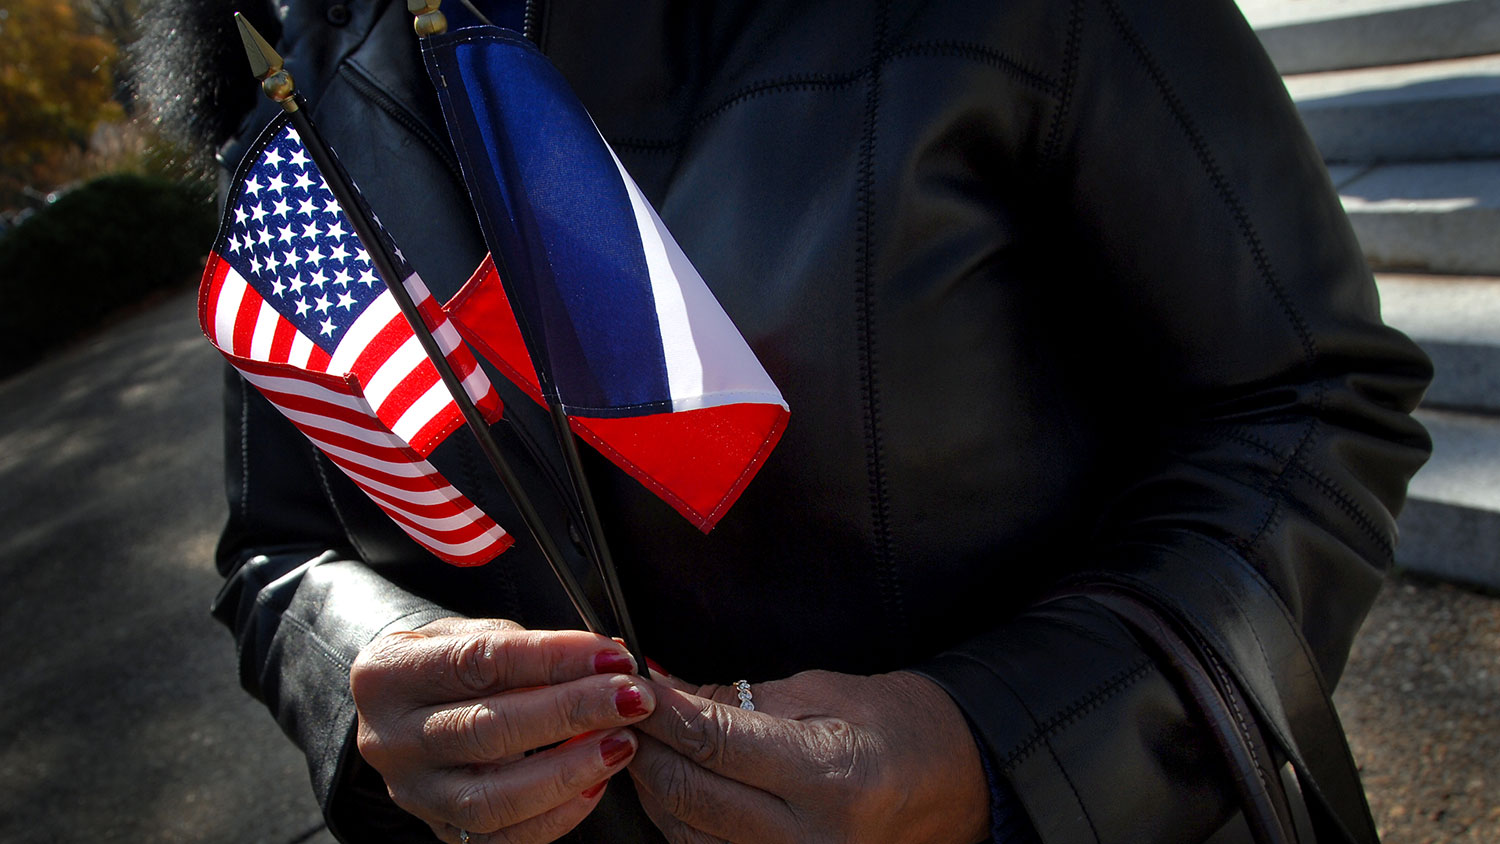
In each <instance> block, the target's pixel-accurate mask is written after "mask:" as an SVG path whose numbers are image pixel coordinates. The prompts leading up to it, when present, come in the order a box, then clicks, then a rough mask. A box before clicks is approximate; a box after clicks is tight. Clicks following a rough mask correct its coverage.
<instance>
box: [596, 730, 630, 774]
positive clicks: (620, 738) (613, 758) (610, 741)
mask: <svg viewBox="0 0 1500 844" xmlns="http://www.w3.org/2000/svg"><path fill="white" fill-rule="evenodd" d="M633 753H635V744H634V743H633V742H631V740H630V739H629V738H628V737H626V736H625V735H623V734H616V735H612V736H610V737H609V738H607V739H605V740H604V741H601V742H599V756H600V757H602V758H603V759H604V764H605V766H606V767H610V768H613V767H614V766H616V765H618V764H620V763H621V762H624V761H625V760H626V759H628V758H630V756H631V754H633Z"/></svg>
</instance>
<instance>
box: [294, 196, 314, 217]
mask: <svg viewBox="0 0 1500 844" xmlns="http://www.w3.org/2000/svg"><path fill="white" fill-rule="evenodd" d="M317 210H318V204H317V203H316V202H313V201H312V197H310V196H309V197H308V198H307V199H304V200H302V201H300V202H298V203H297V215H298V216H301V217H310V216H312V215H313V214H314V213H316V212H317Z"/></svg>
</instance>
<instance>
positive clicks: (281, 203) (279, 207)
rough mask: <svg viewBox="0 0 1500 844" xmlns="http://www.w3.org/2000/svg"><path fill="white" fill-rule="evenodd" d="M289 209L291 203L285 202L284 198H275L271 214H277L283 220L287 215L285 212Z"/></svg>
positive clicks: (290, 208)
mask: <svg viewBox="0 0 1500 844" xmlns="http://www.w3.org/2000/svg"><path fill="white" fill-rule="evenodd" d="M291 210H292V204H291V203H290V202H287V201H286V200H285V199H278V200H276V205H275V207H273V208H272V209H271V214H272V216H277V217H280V218H281V219H283V220H285V219H286V217H287V213H288V212H290V211H291Z"/></svg>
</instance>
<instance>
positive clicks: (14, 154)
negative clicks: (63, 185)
mask: <svg viewBox="0 0 1500 844" xmlns="http://www.w3.org/2000/svg"><path fill="white" fill-rule="evenodd" d="M96 29H97V26H96V24H95V23H94V21H92V20H89V19H80V17H79V15H78V14H77V13H76V12H75V10H74V8H73V6H72V5H71V4H70V3H66V2H57V0H0V138H3V139H4V141H3V143H0V208H11V207H15V206H17V205H20V204H23V203H24V202H25V198H26V194H27V191H28V189H32V190H33V191H34V190H36V189H39V188H41V189H46V188H50V187H53V186H55V185H56V184H57V183H58V182H59V181H61V180H63V179H65V178H67V177H68V174H67V173H66V170H65V168H66V164H67V162H68V160H69V157H70V155H71V156H72V157H73V158H74V159H76V158H77V155H78V153H80V152H81V151H82V150H83V149H85V148H86V147H87V145H88V142H89V137H90V135H91V133H92V132H93V130H94V127H95V126H96V125H97V124H98V123H99V121H101V120H105V119H118V118H119V117H120V116H121V115H122V109H121V107H120V104H119V103H117V102H115V101H114V100H112V99H111V95H112V94H113V93H114V77H113V74H112V72H111V64H112V62H113V60H114V57H115V53H116V48H115V45H114V44H112V43H110V42H109V40H108V39H107V38H105V37H103V36H101V35H99V34H95V33H96Z"/></svg>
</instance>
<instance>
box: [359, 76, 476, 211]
mask: <svg viewBox="0 0 1500 844" xmlns="http://www.w3.org/2000/svg"><path fill="white" fill-rule="evenodd" d="M338 73H339V76H341V77H343V78H344V81H345V82H348V83H349V85H350V86H352V87H353V88H354V89H355V90H357V91H359V92H360V93H361V94H363V95H364V96H365V98H366V99H368V100H369V101H370V102H372V103H374V104H375V106H376V108H379V109H380V110H381V111H383V112H385V113H386V114H388V115H390V117H391V119H392V120H394V121H396V122H397V123H399V124H401V126H402V127H403V128H404V129H406V130H407V131H408V132H410V133H411V134H412V135H413V136H414V137H416V138H417V139H418V140H420V141H421V142H422V144H423V145H424V146H426V147H427V148H428V149H430V150H432V152H433V154H434V155H436V156H437V157H438V160H439V161H441V162H443V166H444V167H446V168H447V169H448V175H450V176H452V177H453V180H454V182H455V183H457V184H458V185H459V186H463V184H464V180H463V178H464V177H463V171H462V170H460V169H459V166H458V158H457V157H456V156H455V155H454V153H453V148H452V147H451V146H449V145H447V144H445V143H443V142H442V141H441V140H439V139H438V137H437V135H436V134H435V133H433V131H432V130H431V129H429V128H428V127H427V124H426V123H424V122H423V121H422V120H420V119H418V118H417V116H416V115H414V114H412V113H411V112H410V111H409V110H407V109H406V108H405V107H403V106H402V105H401V104H400V102H398V101H397V100H396V98H395V97H393V96H391V95H390V94H389V93H388V92H387V91H386V90H385V88H383V87H382V86H381V85H380V83H378V82H376V81H375V76H374V74H372V73H370V71H369V70H368V69H366V68H365V66H364V65H362V64H360V63H359V61H358V60H356V59H353V58H350V59H349V60H348V61H346V62H344V63H343V64H342V65H340V66H339V69H338Z"/></svg>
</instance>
